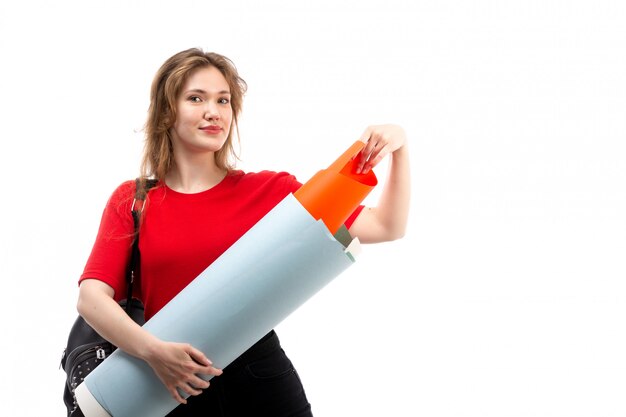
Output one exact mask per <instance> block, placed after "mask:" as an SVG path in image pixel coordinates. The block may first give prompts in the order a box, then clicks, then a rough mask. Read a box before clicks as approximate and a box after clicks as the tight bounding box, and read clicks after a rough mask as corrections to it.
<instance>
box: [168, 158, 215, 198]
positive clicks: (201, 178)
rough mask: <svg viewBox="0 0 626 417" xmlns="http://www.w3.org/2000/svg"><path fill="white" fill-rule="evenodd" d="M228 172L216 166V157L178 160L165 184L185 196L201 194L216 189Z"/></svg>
mask: <svg viewBox="0 0 626 417" xmlns="http://www.w3.org/2000/svg"><path fill="white" fill-rule="evenodd" d="M226 174H227V171H226V170H225V169H221V168H219V167H218V166H217V165H216V164H215V158H214V155H213V154H211V155H210V157H208V158H207V157H204V158H198V159H195V160H189V159H184V160H176V161H175V164H174V166H173V167H172V169H171V170H170V172H169V173H168V174H167V175H166V176H165V183H166V184H167V186H168V187H170V188H171V189H172V190H174V191H178V192H181V193H185V194H193V193H199V192H202V191H206V190H208V189H210V188H213V187H215V186H216V185H217V184H219V183H220V182H221V181H222V180H223V179H224V177H225V176H226Z"/></svg>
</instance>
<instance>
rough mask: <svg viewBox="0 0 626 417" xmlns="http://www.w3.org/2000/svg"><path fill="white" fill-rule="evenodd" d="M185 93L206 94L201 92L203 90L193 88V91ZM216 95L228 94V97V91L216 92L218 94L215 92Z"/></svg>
mask: <svg viewBox="0 0 626 417" xmlns="http://www.w3.org/2000/svg"><path fill="white" fill-rule="evenodd" d="M185 93H186V94H189V93H199V94H208V93H207V92H206V91H204V90H203V89H201V88H193V89H191V90H187V91H185ZM217 94H218V95H219V94H228V95H230V91H228V90H222V91H218V92H217Z"/></svg>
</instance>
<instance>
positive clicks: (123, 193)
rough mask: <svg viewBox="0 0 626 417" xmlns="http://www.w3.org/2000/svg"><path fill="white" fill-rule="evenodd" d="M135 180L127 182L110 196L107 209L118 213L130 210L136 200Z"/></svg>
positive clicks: (120, 185)
mask: <svg viewBox="0 0 626 417" xmlns="http://www.w3.org/2000/svg"><path fill="white" fill-rule="evenodd" d="M135 189H136V185H135V180H134V179H133V180H127V181H124V182H122V183H121V184H119V185H118V186H117V187H116V188H115V189H114V190H113V192H112V193H111V195H110V196H109V200H108V201H107V207H108V208H109V209H115V210H117V211H126V208H128V210H130V205H131V204H132V201H133V199H134V198H135Z"/></svg>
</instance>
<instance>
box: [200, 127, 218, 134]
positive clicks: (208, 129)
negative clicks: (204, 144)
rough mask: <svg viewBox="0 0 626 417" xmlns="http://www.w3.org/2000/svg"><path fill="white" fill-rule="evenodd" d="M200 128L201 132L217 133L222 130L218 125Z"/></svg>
mask: <svg viewBox="0 0 626 417" xmlns="http://www.w3.org/2000/svg"><path fill="white" fill-rule="evenodd" d="M200 130H202V131H203V132H207V133H219V132H221V131H222V128H221V127H219V126H214V125H211V126H205V127H201V128H200Z"/></svg>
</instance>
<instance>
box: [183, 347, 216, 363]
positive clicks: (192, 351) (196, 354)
mask: <svg viewBox="0 0 626 417" xmlns="http://www.w3.org/2000/svg"><path fill="white" fill-rule="evenodd" d="M187 353H188V354H189V356H190V357H191V359H193V360H194V361H196V362H197V363H199V364H200V365H204V366H211V365H213V362H211V360H210V359H209V358H207V357H206V355H205V354H204V353H202V351H201V350H198V349H196V348H195V347H193V346H189V350H188V351H187Z"/></svg>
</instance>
